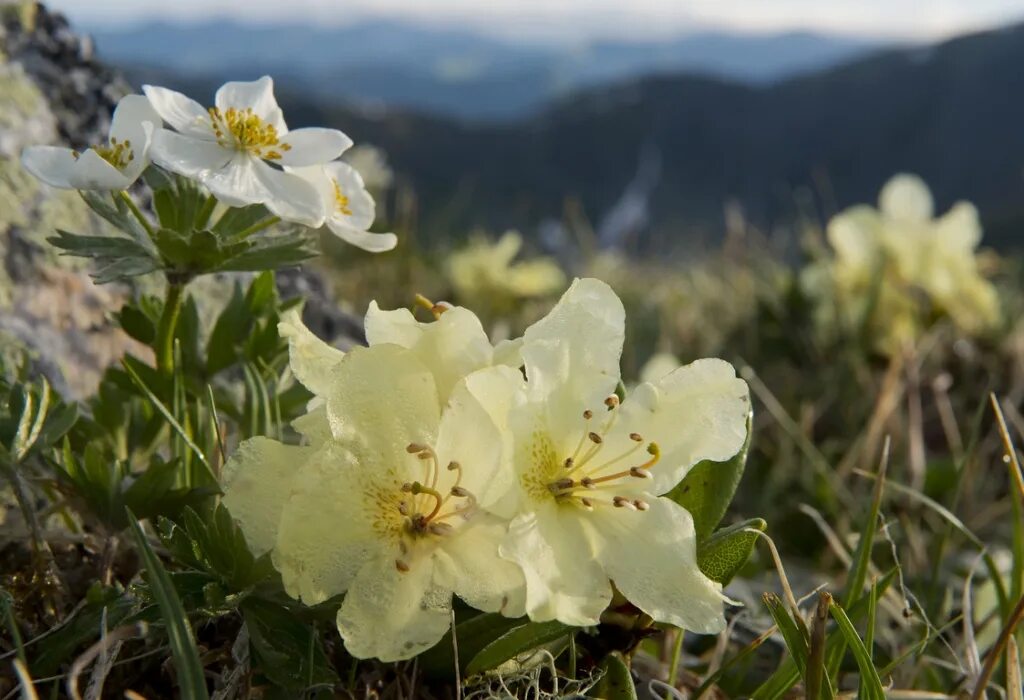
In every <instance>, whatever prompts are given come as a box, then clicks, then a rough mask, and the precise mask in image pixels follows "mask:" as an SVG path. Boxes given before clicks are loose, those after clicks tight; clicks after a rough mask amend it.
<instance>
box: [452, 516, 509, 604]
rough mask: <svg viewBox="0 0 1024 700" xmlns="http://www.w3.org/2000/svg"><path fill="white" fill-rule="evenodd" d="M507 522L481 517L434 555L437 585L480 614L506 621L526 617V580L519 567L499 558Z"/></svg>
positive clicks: (475, 519)
mask: <svg viewBox="0 0 1024 700" xmlns="http://www.w3.org/2000/svg"><path fill="white" fill-rule="evenodd" d="M507 531H508V521H506V520H502V519H499V518H496V517H494V516H492V515H489V514H487V513H480V514H478V515H477V516H475V517H474V518H473V519H472V520H470V522H469V523H467V524H466V525H465V526H463V527H461V528H459V530H458V532H457V533H456V534H455V535H453V536H452V537H451V538H450V539H449V540H447V541H445V542H442V544H441V546H440V547H439V548H438V550H437V552H436V553H435V554H434V560H435V563H436V567H437V568H436V569H435V578H434V580H435V582H436V583H437V584H438V585H439V586H440V587H441V588H445V589H449V590H452V591H454V592H455V595H457V596H459V597H460V598H462V599H463V600H464V601H466V602H467V603H469V604H470V605H471V606H473V607H474V608H476V609H477V610H483V611H484V612H500V613H501V614H503V615H505V616H506V617H522V616H523V615H525V614H526V607H525V606H526V579H525V578H523V572H522V571H521V570H520V568H519V567H518V566H516V565H515V564H513V563H512V562H510V561H506V560H504V559H501V558H500V557H499V556H498V545H499V543H500V542H501V541H502V540H503V539H504V537H505V534H506V532H507Z"/></svg>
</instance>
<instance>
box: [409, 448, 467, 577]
mask: <svg viewBox="0 0 1024 700" xmlns="http://www.w3.org/2000/svg"><path fill="white" fill-rule="evenodd" d="M406 451H407V452H408V453H409V454H411V455H415V457H416V459H417V460H419V462H420V464H422V465H423V471H424V475H423V480H422V481H411V482H406V483H404V484H402V486H401V490H400V495H399V496H398V498H397V499H390V500H389V505H393V506H394V509H395V511H397V513H398V515H399V516H400V517H401V521H400V522H401V534H402V537H401V538H400V539H399V550H400V551H401V556H400V557H399V558H398V559H396V560H395V567H396V568H397V569H398V570H399V571H401V572H403V573H404V572H406V571H408V570H409V567H410V561H409V557H408V554H409V552H410V549H411V547H412V546H415V545H416V544H418V543H420V542H422V541H424V540H426V539H436V538H440V537H446V536H448V535H450V534H452V532H453V531H454V530H455V527H456V524H457V523H458V522H459V520H465V519H468V518H469V517H471V516H472V515H473V513H474V512H476V507H477V504H476V497H475V496H473V494H472V493H470V492H469V491H467V490H466V488H465V487H464V486H462V485H461V484H462V465H461V464H459V463H458V462H449V463H448V466H447V467H446V468H445V469H441V463H440V462H439V461H438V458H437V453H436V452H434V449H433V448H432V447H430V446H428V445H421V444H418V443H413V444H411V445H409V446H408V447H406ZM452 474H454V479H452V478H451V477H450V476H449V477H448V478H447V479H444V480H445V481H448V482H450V484H449V485H447V487H442V485H441V481H442V477H443V476H445V475H452ZM453 521H454V523H453Z"/></svg>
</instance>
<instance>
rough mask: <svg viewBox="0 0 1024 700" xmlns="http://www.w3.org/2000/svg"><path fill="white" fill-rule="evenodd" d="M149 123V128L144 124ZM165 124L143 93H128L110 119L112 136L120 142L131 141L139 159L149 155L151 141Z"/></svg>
mask: <svg viewBox="0 0 1024 700" xmlns="http://www.w3.org/2000/svg"><path fill="white" fill-rule="evenodd" d="M146 124H149V129H146V128H145V126H144V125H146ZM162 125H163V122H162V121H161V119H160V115H159V114H157V113H156V110H155V109H153V105H152V104H150V102H149V100H148V99H146V98H145V97H143V96H142V95H126V96H124V97H122V98H121V101H120V102H118V103H117V108H116V109H115V110H114V116H113V117H112V118H111V121H110V137H111V138H112V139H117V140H118V141H120V142H124V141H130V142H131V148H132V151H133V153H134V155H135V158H136V159H137V160H142V159H145V158H146V157H147V154H148V151H149V141H150V139H151V138H152V136H153V134H154V133H155V131H156V130H157V129H159V128H160V127H161V126H162Z"/></svg>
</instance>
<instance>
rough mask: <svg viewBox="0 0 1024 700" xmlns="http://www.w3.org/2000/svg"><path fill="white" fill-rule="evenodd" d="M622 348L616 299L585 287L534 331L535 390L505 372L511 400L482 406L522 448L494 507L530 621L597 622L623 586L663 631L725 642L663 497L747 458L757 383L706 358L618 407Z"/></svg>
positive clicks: (674, 511)
mask: <svg viewBox="0 0 1024 700" xmlns="http://www.w3.org/2000/svg"><path fill="white" fill-rule="evenodd" d="M624 337H625V311H624V309H623V306H622V303H621V302H620V301H619V299H618V297H617V296H616V295H615V293H614V292H613V291H612V290H611V288H610V287H608V286H607V285H606V284H604V283H603V282H600V281H598V280H594V279H582V280H577V281H576V282H574V283H573V285H572V286H571V287H570V288H569V290H568V291H567V292H566V293H565V295H564V296H563V297H562V299H561V300H560V301H559V302H558V304H557V305H556V306H555V308H554V309H553V310H552V311H551V312H550V313H549V314H548V315H547V316H546V317H545V318H544V319H542V320H540V321H538V322H537V323H536V324H534V325H533V326H531V327H530V328H529V329H527V331H526V333H525V336H524V338H523V347H522V357H523V360H524V364H525V368H526V377H527V379H526V380H525V381H524V380H523V378H522V377H521V376H512V377H509V375H504V377H503V378H511V379H512V380H513V381H515V382H516V384H517V389H516V390H515V391H512V392H509V391H498V390H493V387H492V390H491V391H489V392H487V393H486V395H485V394H478V395H477V398H478V399H479V400H480V401H481V403H482V404H484V405H487V406H488V407H489V410H490V412H491V414H492V415H493V416H495V421H496V423H498V424H499V425H501V424H504V425H506V426H507V427H508V430H507V434H506V439H508V440H510V441H511V442H512V449H511V450H507V451H506V452H507V453H508V454H509V455H510V457H511V460H512V463H511V471H512V473H513V474H514V478H513V480H512V482H511V488H510V489H509V491H508V494H507V495H505V496H503V497H501V498H499V499H496V500H495V501H493V502H492V504H491V506H490V510H491V511H492V512H494V513H495V514H497V515H500V516H502V517H509V518H511V519H512V520H511V524H510V528H509V534H508V536H507V537H506V538H505V540H504V541H503V543H502V545H501V554H502V556H503V557H504V558H506V559H508V560H509V561H513V562H515V563H516V564H518V565H519V566H520V567H521V568H522V570H523V572H524V574H525V577H526V610H527V613H528V614H529V616H530V617H531V619H533V620H552V619H557V620H560V621H562V622H564V623H566V624H572V625H593V624H596V623H597V622H598V620H599V618H600V616H601V612H602V611H603V610H604V609H605V608H606V607H607V606H608V603H609V602H610V601H611V598H612V583H613V582H614V584H615V586H616V587H617V588H618V589H619V590H620V591H621V592H622V593H623V594H624V595H625V596H626V597H627V598H628V599H629V600H630V601H631V602H632V603H633V604H635V605H636V606H637V607H639V608H640V609H642V610H643V611H644V612H646V613H647V614H649V615H650V616H651V617H653V618H654V619H655V620H658V621H660V622H667V623H670V624H674V625H679V626H681V627H684V628H686V629H690V630H694V631H699V632H715V631H719V630H721V629H722V627H723V625H724V616H723V608H724V605H723V601H724V599H723V597H722V593H721V587H720V586H719V585H718V584H716V583H714V582H713V581H711V580H710V579H709V578H707V577H706V576H705V575H704V574H703V573H701V571H700V569H699V568H698V566H697V558H696V536H695V532H694V525H693V519H692V517H691V515H690V513H689V512H687V511H686V510H685V509H684V508H682V507H681V506H679V505H677V504H676V503H674V502H673V501H671V500H669V499H667V498H662V497H661V496H662V495H663V494H665V493H667V492H668V491H670V490H671V489H672V488H673V487H674V486H675V485H676V484H678V483H679V481H681V480H682V478H683V477H684V476H685V475H686V473H687V471H689V469H690V468H691V467H693V466H694V465H695V464H697V463H698V462H701V461H703V460H707V459H710V460H715V461H723V460H726V459H729V458H730V457H732V456H733V455H735V454H736V453H737V452H738V451H739V450H740V449H741V447H742V445H743V443H744V440H745V438H746V433H747V418H748V415H749V413H750V401H749V396H748V391H747V386H746V383H745V382H743V380H741V379H739V378H737V377H736V373H735V371H734V370H733V368H732V366H731V365H730V364H729V363H727V362H724V361H722V360H717V359H705V360H698V361H697V362H694V363H692V364H690V365H687V366H685V367H681V368H678V369H676V370H675V371H672V372H670V373H668V374H666V375H664V376H663V377H661V378H660V379H658V380H657V381H654V382H648V383H643V384H641V385H640V386H638V387H637V388H636V389H635V390H634V391H633V392H631V394H630V395H629V396H628V397H627V398H626V400H624V401H622V402H621V403H620V401H619V398H618V397H617V396H616V394H615V393H614V392H615V390H616V387H617V386H618V384H619V360H620V356H621V353H622V345H623V340H624ZM502 400H504V401H503V402H502Z"/></svg>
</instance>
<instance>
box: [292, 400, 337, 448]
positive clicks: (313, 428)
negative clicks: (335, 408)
mask: <svg viewBox="0 0 1024 700" xmlns="http://www.w3.org/2000/svg"><path fill="white" fill-rule="evenodd" d="M292 427H293V428H295V430H297V431H299V433H301V435H302V437H304V438H306V442H307V443H308V444H310V445H312V446H314V447H320V446H321V445H323V443H325V442H327V441H328V440H333V439H334V435H333V434H332V433H331V423H330V421H329V420H327V404H326V403H324V401H323V399H317V398H314V399H313V400H312V401H310V402H309V404H307V405H306V414H305V415H303V416H299V417H298V418H296V419H295V420H293V421H292Z"/></svg>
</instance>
